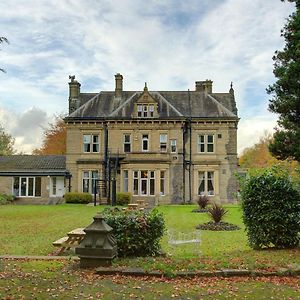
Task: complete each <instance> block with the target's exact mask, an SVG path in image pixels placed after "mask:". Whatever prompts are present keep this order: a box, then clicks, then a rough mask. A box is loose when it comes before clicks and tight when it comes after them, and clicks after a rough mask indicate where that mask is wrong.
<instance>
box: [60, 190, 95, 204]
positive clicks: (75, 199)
mask: <svg viewBox="0 0 300 300" xmlns="http://www.w3.org/2000/svg"><path fill="white" fill-rule="evenodd" d="M64 198H65V200H66V203H81V204H86V203H89V202H92V201H93V196H92V195H91V194H88V193H65V196H64Z"/></svg>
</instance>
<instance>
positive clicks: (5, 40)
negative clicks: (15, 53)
mask: <svg viewBox="0 0 300 300" xmlns="http://www.w3.org/2000/svg"><path fill="white" fill-rule="evenodd" d="M2 43H7V44H8V39H7V38H6V37H4V36H0V44H2ZM0 72H5V70H4V69H1V68H0Z"/></svg>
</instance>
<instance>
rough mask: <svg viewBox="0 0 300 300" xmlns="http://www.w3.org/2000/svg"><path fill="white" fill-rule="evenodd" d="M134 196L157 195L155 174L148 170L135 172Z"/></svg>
mask: <svg viewBox="0 0 300 300" xmlns="http://www.w3.org/2000/svg"><path fill="white" fill-rule="evenodd" d="M133 195H140V196H154V195H155V172H154V171H148V170H141V171H133Z"/></svg>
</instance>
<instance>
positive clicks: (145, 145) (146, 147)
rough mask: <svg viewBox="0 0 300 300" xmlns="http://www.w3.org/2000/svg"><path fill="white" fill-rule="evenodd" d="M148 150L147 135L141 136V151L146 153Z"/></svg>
mask: <svg viewBox="0 0 300 300" xmlns="http://www.w3.org/2000/svg"><path fill="white" fill-rule="evenodd" d="M148 150H149V135H148V134H143V135H142V151H148Z"/></svg>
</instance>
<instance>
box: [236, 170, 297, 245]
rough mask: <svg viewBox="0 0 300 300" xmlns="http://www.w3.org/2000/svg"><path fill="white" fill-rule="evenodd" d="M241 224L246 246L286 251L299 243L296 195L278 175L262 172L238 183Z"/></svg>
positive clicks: (279, 174)
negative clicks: (244, 229)
mask: <svg viewBox="0 0 300 300" xmlns="http://www.w3.org/2000/svg"><path fill="white" fill-rule="evenodd" d="M241 198H242V208H243V221H244V223H245V226H246V232H247V235H248V240H249V244H250V246H251V247H252V248H254V249H260V248H263V247H274V246H275V247H276V248H289V247H295V246H297V245H298V243H299V235H298V233H299V231H300V194H299V192H298V191H297V190H295V189H294V188H293V186H292V184H291V182H290V181H289V179H288V174H286V173H285V174H283V173H282V171H280V172H278V170H276V169H274V168H272V169H266V170H264V171H263V172H260V173H256V174H252V175H250V176H249V177H247V178H246V179H244V180H243V181H242V182H241Z"/></svg>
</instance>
